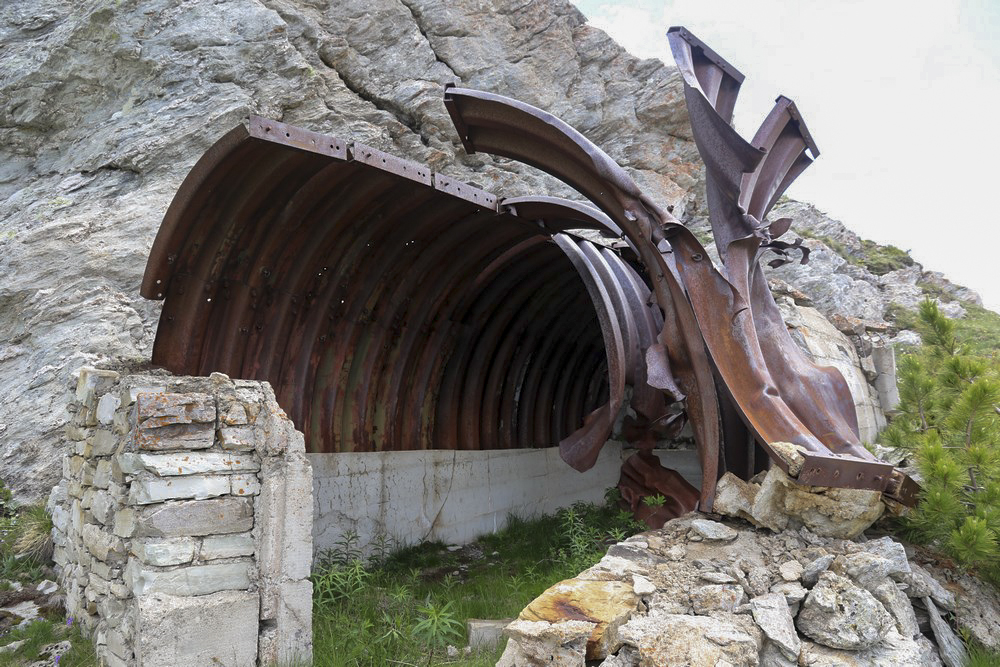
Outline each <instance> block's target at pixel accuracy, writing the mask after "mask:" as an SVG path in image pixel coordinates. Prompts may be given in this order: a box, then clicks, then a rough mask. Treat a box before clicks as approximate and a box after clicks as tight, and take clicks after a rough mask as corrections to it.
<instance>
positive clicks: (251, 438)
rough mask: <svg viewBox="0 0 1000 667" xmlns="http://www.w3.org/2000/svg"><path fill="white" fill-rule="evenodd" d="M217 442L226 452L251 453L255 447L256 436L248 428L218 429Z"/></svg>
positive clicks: (254, 432)
mask: <svg viewBox="0 0 1000 667" xmlns="http://www.w3.org/2000/svg"><path fill="white" fill-rule="evenodd" d="M219 442H220V443H221V444H222V448H223V449H226V450H230V451H236V452H251V451H253V450H254V449H256V447H257V435H256V431H255V430H254V429H253V428H252V427H249V426H240V427H228V428H220V429H219Z"/></svg>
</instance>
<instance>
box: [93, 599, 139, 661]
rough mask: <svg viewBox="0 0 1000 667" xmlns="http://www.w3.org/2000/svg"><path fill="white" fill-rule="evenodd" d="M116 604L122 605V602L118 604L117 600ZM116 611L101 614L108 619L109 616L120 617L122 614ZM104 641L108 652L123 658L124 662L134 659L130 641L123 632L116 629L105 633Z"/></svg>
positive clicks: (99, 605) (99, 604) (98, 606)
mask: <svg viewBox="0 0 1000 667" xmlns="http://www.w3.org/2000/svg"><path fill="white" fill-rule="evenodd" d="M114 603H115V604H118V605H121V602H118V601H117V600H115V601H114ZM97 608H98V609H100V608H101V603H97ZM114 611H115V610H109V614H108V615H105V614H101V616H103V617H104V618H107V617H108V616H109V615H113V616H119V615H120V614H121V612H119V613H118V614H115V613H114ZM104 639H105V643H106V645H107V647H108V650H110V651H111V652H112V653H114V654H115V656H116V657H118V658H121V659H123V660H129V659H131V658H132V647H131V645H130V642H129V641H128V639H126V638H125V636H124V635H122V633H121V632H119V631H118V630H115V629H109V630H108V631H107V632H106V633H105V635H104Z"/></svg>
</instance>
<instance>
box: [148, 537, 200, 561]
mask: <svg viewBox="0 0 1000 667" xmlns="http://www.w3.org/2000/svg"><path fill="white" fill-rule="evenodd" d="M196 546H197V544H196V542H195V540H194V539H193V538H190V537H172V538H149V539H142V540H135V541H133V542H132V553H133V554H135V555H136V556H137V557H138V558H139V560H141V561H142V562H143V563H145V564H146V565H155V566H157V567H166V566H169V565H181V564H183V563H190V562H191V561H192V560H193V559H194V552H195V547H196Z"/></svg>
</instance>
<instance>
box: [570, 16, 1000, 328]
mask: <svg viewBox="0 0 1000 667" xmlns="http://www.w3.org/2000/svg"><path fill="white" fill-rule="evenodd" d="M576 5H577V7H579V8H580V10H581V11H582V12H583V13H584V14H585V15H586V16H587V18H588V19H589V20H590V23H591V24H592V25H595V26H597V27H599V28H601V29H603V30H605V31H606V32H608V33H609V34H610V35H611V36H612V37H614V38H615V40H617V41H618V42H619V43H620V44H622V45H623V46H624V47H625V48H626V49H628V50H629V51H630V52H631V53H633V54H634V55H636V56H639V57H644V58H660V59H661V60H663V61H664V62H667V63H671V64H672V63H673V59H672V58H671V57H670V54H669V49H668V47H667V41H666V37H665V33H666V31H667V28H668V27H670V26H672V25H683V26H686V27H687V28H688V29H689V30H691V32H693V33H694V34H695V35H697V36H698V37H700V38H701V39H702V40H703V41H705V42H706V43H707V44H709V45H710V46H711V47H712V48H713V49H715V50H716V51H717V52H718V53H719V54H720V55H721V56H722V57H723V58H725V59H726V60H728V61H729V62H731V63H732V64H733V65H734V66H736V68H737V69H739V70H740V71H741V72H743V73H744V74H745V75H746V77H747V78H746V81H745V82H744V84H743V87H742V89H741V92H740V97H739V100H738V101H737V103H736V118H735V121H736V127H737V129H738V130H739V131H740V133H741V134H742V135H743V136H744V137H746V138H748V139H749V138H750V137H752V136H753V133H754V131H755V130H756V129H757V126H758V125H759V124H760V122H761V121H762V120H763V119H764V116H765V115H766V113H767V112H768V111H769V110H770V108H771V105H772V104H773V102H774V98H775V97H776V96H777V95H778V94H779V93H780V94H784V95H786V96H788V97H790V98H791V99H793V100H795V102H796V104H797V105H798V107H799V110H800V111H801V112H802V116H803V118H804V119H805V121H806V124H807V125H808V126H809V130H810V132H811V133H812V135H813V137H814V138H815V139H816V143H817V145H818V146H819V149H820V157H819V159H818V160H817V161H816V163H815V164H813V165H812V166H811V167H810V168H809V169H808V170H806V172H805V173H804V174H803V175H802V176H800V177H799V178H798V180H797V181H796V182H795V183H794V184H793V185H792V187H791V188H789V190H788V195H789V196H791V197H793V198H795V199H799V200H803V201H808V202H811V203H813V204H815V205H816V206H818V207H819V208H820V209H822V210H824V211H826V212H827V213H828V214H829V215H831V216H832V217H834V218H837V219H840V220H842V221H843V222H844V223H845V224H846V225H847V226H848V227H850V228H851V229H852V230H854V231H855V232H857V233H858V234H859V235H860V236H862V237H863V238H870V239H873V240H875V241H878V242H880V243H892V244H893V245H896V246H899V247H900V248H903V249H904V250H910V251H911V253H912V254H913V256H914V259H916V260H917V261H919V262H920V263H921V264H923V266H924V269H925V270H932V271H941V272H943V273H944V274H945V276H946V277H948V278H950V279H951V280H952V281H954V282H957V283H959V284H962V285H965V286H967V287H971V288H973V289H975V290H976V291H977V292H979V293H980V294H981V295H982V297H983V301H984V303H985V305H986V306H987V307H989V308H991V309H993V310H996V311H1000V231H998V227H1000V220H998V217H1000V216H998V215H997V214H996V212H995V210H994V208H993V205H992V204H990V201H991V200H990V197H991V193H994V192H997V191H1000V173H998V172H1000V169H998V167H997V163H998V161H1000V130H998V124H1000V117H998V113H997V110H998V109H1000V2H998V1H997V0H932V1H927V0H909V1H905V0H899V1H897V0H863V1H862V0H818V1H817V0H785V1H781V0H631V1H626V0H615V1H612V0H576Z"/></svg>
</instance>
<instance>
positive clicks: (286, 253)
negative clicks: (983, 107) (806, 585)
mask: <svg viewBox="0 0 1000 667" xmlns="http://www.w3.org/2000/svg"><path fill="white" fill-rule="evenodd" d="M571 228H590V229H595V230H602V231H607V232H609V233H611V234H615V235H617V234H618V233H619V230H618V229H617V228H616V227H615V226H614V225H613V223H611V222H610V221H609V220H608V219H607V218H606V216H604V215H603V214H601V213H600V212H599V211H597V210H595V209H593V208H592V207H589V206H587V205H584V204H580V203H574V202H567V201H564V200H560V199H556V198H551V197H540V198H517V199H512V200H510V201H509V202H507V203H506V204H505V205H504V206H502V207H501V206H500V205H499V204H498V202H497V197H496V196H495V195H493V194H491V193H488V192H485V191H483V190H480V189H478V188H475V187H472V186H470V185H468V184H465V183H461V182H458V181H456V180H455V179H451V178H449V177H446V176H442V175H440V174H434V173H432V172H431V170H430V169H428V168H427V167H425V166H423V165H418V164H415V163H411V162H407V161H404V160H401V159H399V158H395V157H392V156H389V155H386V154H384V153H382V152H380V151H377V150H375V149H373V148H371V147H368V146H365V145H363V144H360V143H349V142H346V141H343V140H340V139H338V138H333V137H327V136H323V135H319V134H315V133H311V132H308V131H306V130H302V129H299V128H294V127H291V126H288V125H285V124H282V123H278V122H276V121H270V120H267V119H263V118H253V119H251V121H250V123H249V127H243V126H240V127H237V128H236V129H234V130H233V131H231V132H230V133H229V134H227V135H226V136H225V137H223V138H222V139H220V140H219V142H217V143H216V144H215V145H214V146H213V147H212V148H211V149H210V150H209V151H208V152H207V153H206V154H205V155H204V156H203V158H202V159H201V160H200V161H199V162H198V164H197V165H196V166H195V167H194V168H193V169H192V171H191V173H190V174H189V176H188V178H187V179H186V180H185V181H184V183H183V184H182V186H181V188H180V190H179V191H178V193H177V195H176V197H175V199H174V202H173V203H172V204H171V207H170V209H169V210H168V212H167V214H166V216H165V218H164V221H163V224H162V225H161V228H160V232H159V234H158V236H157V239H156V242H155V243H154V246H153V249H152V251H151V253H150V258H149V263H148V265H147V270H146V275H145V278H144V281H143V286H142V294H143V295H144V296H146V297H147V298H154V299H164V307H163V313H162V316H161V320H160V327H159V330H158V332H157V338H156V343H155V346H154V350H153V362H154V363H156V364H159V365H162V366H164V367H166V368H168V369H171V370H173V371H176V372H184V373H194V374H207V373H210V372H213V371H220V372H224V373H228V374H230V375H233V376H235V377H243V378H257V379H267V380H269V381H271V383H272V384H273V385H274V387H275V391H276V393H277V395H278V399H279V402H280V403H281V405H282V406H283V407H285V409H286V410H287V411H288V413H289V415H290V416H291V418H292V419H293V421H294V422H295V423H296V425H297V426H298V427H299V428H301V429H303V430H304V431H305V433H306V435H307V439H308V442H309V447H310V449H311V450H313V451H369V450H383V449H384V450H402V449H423V448H455V449H478V448H507V447H527V446H547V445H551V444H554V443H557V442H559V441H560V440H562V439H564V438H566V436H568V435H569V434H571V433H573V432H574V431H576V430H578V429H583V430H582V431H581V437H582V439H583V440H586V441H588V442H590V441H592V442H593V443H594V446H593V447H591V448H590V450H588V451H589V454H588V455H592V456H596V454H597V452H598V450H599V447H600V445H601V444H603V442H604V441H605V440H606V439H607V432H606V431H607V430H609V429H610V423H611V421H613V420H614V418H615V417H616V416H617V414H618V413H619V412H620V410H621V406H622V403H623V401H624V392H625V383H626V380H627V381H628V382H630V383H634V382H635V379H636V378H633V377H632V375H631V374H632V372H633V371H632V369H633V368H634V367H636V364H635V357H636V355H638V354H639V353H640V352H639V350H640V344H641V343H642V342H644V341H648V340H649V339H650V337H652V336H654V335H655V332H656V330H657V326H658V321H659V320H658V317H659V313H658V311H657V309H656V308H655V307H652V306H650V305H648V304H647V303H646V299H647V297H648V289H647V288H645V287H644V285H645V284H644V282H643V280H642V279H641V278H640V277H639V276H638V274H636V272H635V269H634V268H632V267H631V266H630V265H629V264H628V262H627V261H625V260H623V259H622V258H621V257H620V256H619V255H618V254H617V252H615V251H613V250H610V249H609V248H606V247H599V246H596V245H594V244H593V243H591V242H589V241H586V240H584V239H581V238H577V237H574V236H570V235H567V234H566V233H565V232H566V230H568V229H571ZM626 254H627V251H626ZM622 278H623V279H624V280H625V281H626V282H625V283H622V284H619V283H618V282H616V281H618V280H619V279H622ZM630 309H634V310H635V314H634V315H633V312H632V310H630ZM657 396H658V397H659V396H661V395H659V394H657ZM659 402H660V403H663V399H662V398H659ZM595 411H596V413H597V414H598V415H600V418H599V419H597V420H596V423H598V424H599V427H598V426H594V425H593V424H594V423H595V420H590V421H589V422H587V425H585V424H584V420H585V417H586V416H587V415H590V414H592V413H595ZM590 464H592V461H590Z"/></svg>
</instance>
